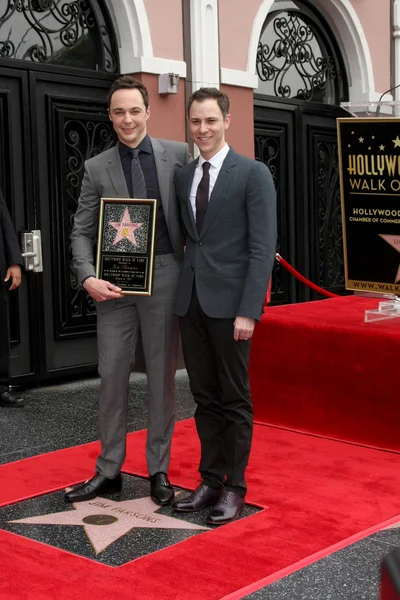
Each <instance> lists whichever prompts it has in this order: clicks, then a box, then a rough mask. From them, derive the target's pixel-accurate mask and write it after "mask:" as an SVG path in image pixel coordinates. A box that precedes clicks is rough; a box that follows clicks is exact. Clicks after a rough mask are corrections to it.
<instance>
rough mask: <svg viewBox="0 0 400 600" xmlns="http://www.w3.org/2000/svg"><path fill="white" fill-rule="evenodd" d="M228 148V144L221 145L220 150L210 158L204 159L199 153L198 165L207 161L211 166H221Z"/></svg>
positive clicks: (200, 165)
mask: <svg viewBox="0 0 400 600" xmlns="http://www.w3.org/2000/svg"><path fill="white" fill-rule="evenodd" d="M229 150H230V147H229V146H228V144H225V146H223V147H222V148H221V150H220V151H219V152H217V154H214V156H212V157H211V158H210V159H208V160H206V159H205V158H203V157H202V156H201V154H200V156H199V164H198V166H199V167H202V166H203V163H205V162H209V163H210V164H211V165H212V166H213V167H215V168H216V169H218V167H220V166H221V164H222V163H223V162H224V160H225V158H226V156H227V154H228V152H229Z"/></svg>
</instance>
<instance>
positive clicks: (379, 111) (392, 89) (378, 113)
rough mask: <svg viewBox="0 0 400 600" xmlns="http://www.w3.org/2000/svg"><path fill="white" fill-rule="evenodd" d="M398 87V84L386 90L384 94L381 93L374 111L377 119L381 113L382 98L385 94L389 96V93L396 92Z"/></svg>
mask: <svg viewBox="0 0 400 600" xmlns="http://www.w3.org/2000/svg"><path fill="white" fill-rule="evenodd" d="M399 87H400V83H398V84H397V85H394V86H393V87H391V88H389V89H388V90H386V92H383V94H382V95H381V97H380V98H379V100H378V104H377V107H376V111H375V117H379V115H380V113H381V103H382V98H383V97H384V96H386V94H390V92H393V91H394V90H397V88H399Z"/></svg>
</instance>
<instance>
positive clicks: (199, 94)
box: [187, 87, 229, 119]
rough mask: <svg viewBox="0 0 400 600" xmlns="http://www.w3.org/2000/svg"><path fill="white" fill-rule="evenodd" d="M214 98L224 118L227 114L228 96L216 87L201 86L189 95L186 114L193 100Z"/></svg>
mask: <svg viewBox="0 0 400 600" xmlns="http://www.w3.org/2000/svg"><path fill="white" fill-rule="evenodd" d="M210 99H211V100H216V101H217V102H218V106H219V108H220V110H221V112H222V116H223V117H224V119H226V117H227V115H228V114H229V98H228V96H227V95H226V94H224V93H223V92H220V91H219V90H218V89H217V88H207V87H202V88H200V89H198V90H196V91H195V92H193V94H192V95H191V96H190V98H189V100H188V110H187V113H188V116H189V113H190V109H191V106H192V104H193V102H204V100H210Z"/></svg>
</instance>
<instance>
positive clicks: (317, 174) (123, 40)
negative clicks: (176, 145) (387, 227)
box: [0, 0, 400, 383]
mask: <svg viewBox="0 0 400 600" xmlns="http://www.w3.org/2000/svg"><path fill="white" fill-rule="evenodd" d="M399 44H400V0H379V2H377V1H376V0H312V1H311V0H275V1H274V0H246V2H244V1H243V0H162V1H161V0H20V1H19V2H15V1H13V0H2V1H1V2H0V131H1V136H0V184H1V186H2V188H3V190H4V194H5V197H6V201H7V203H8V206H9V208H10V212H11V214H12V217H13V221H14V224H15V227H16V230H17V232H18V233H21V232H22V231H31V230H35V231H39V230H40V231H41V234H42V250H43V265H44V268H43V272H38V273H33V272H29V273H27V274H26V276H25V278H24V279H25V281H24V285H23V286H22V288H21V289H20V290H19V291H18V295H15V297H13V301H12V303H11V334H12V335H11V337H12V355H13V359H12V371H13V377H14V381H15V382H16V383H23V382H30V383H34V382H41V381H45V380H47V379H51V378H53V377H60V376H63V375H65V376H67V375H76V374H77V373H79V372H91V371H93V370H94V369H95V365H96V344H95V310H94V307H93V305H92V303H91V301H90V299H89V298H88V297H87V296H86V295H85V294H84V293H83V292H82V290H81V289H80V287H79V285H78V282H77V281H76V278H75V276H74V274H73V273H72V271H71V269H70V261H69V233H70V231H71V227H72V221H73V215H74V212H75V210H76V206H77V201H78V197H79V189H80V182H81V178H82V175H83V163H84V161H85V160H86V159H87V158H90V157H91V156H93V155H94V154H96V153H98V152H101V151H102V150H104V149H106V148H108V147H109V146H110V145H112V144H113V143H114V137H113V132H112V128H111V124H110V122H109V120H108V117H107V110H106V105H105V98H106V93H107V89H108V88H109V86H110V83H111V82H112V81H113V79H114V78H115V77H116V76H117V75H118V74H119V73H131V74H135V75H136V77H137V78H139V79H140V80H141V81H143V83H145V85H146V86H147V87H148V89H149V92H150V100H151V102H150V107H151V117H150V120H149V133H150V134H151V135H153V136H156V137H161V138H166V139H176V140H186V139H187V126H186V115H185V105H186V100H187V97H188V95H190V93H191V92H192V91H194V90H196V89H198V88H199V87H201V86H216V87H219V88H220V89H221V90H223V91H225V92H227V93H228V95H229V97H230V99H231V113H232V124H231V127H230V129H229V130H228V136H227V139H228V142H229V143H230V144H231V145H232V146H233V147H234V148H235V150H237V151H238V152H241V153H243V154H246V155H248V156H251V157H255V158H256V159H257V160H261V161H263V162H265V163H266V164H267V165H268V166H269V168H270V169H271V172H272V175H273V177H274V181H275V185H276V188H277V192H278V220H279V223H278V226H279V242H278V251H279V252H280V253H281V254H282V256H283V257H284V258H286V259H287V260H288V261H289V262H290V263H291V264H292V265H293V266H295V267H296V268H297V269H298V270H299V271H300V272H302V273H303V275H305V276H306V277H308V278H309V279H311V280H312V281H313V282H315V283H317V284H318V285H320V286H322V287H324V288H326V289H328V290H330V291H333V292H337V293H343V291H344V275H343V250H342V231H341V213H340V197H339V182H338V157H337V137H336V118H337V117H338V116H343V115H344V114H346V113H345V112H344V111H343V109H342V108H341V106H340V105H341V103H342V102H346V101H350V102H354V103H359V102H371V103H374V102H377V101H378V100H379V99H380V98H381V96H382V94H384V92H386V91H387V90H389V89H391V88H392V87H394V86H395V85H396V84H400V47H399ZM160 76H161V78H160ZM160 85H161V86H164V87H161V88H160ZM160 92H161V93H160ZM391 97H392V96H391V94H390V93H387V94H386V95H385V96H384V99H385V100H386V99H391ZM393 97H394V98H396V99H400V89H398V90H394V92H393ZM314 298H315V295H313V294H312V293H311V292H310V291H309V290H308V288H305V287H304V286H302V285H300V284H297V282H296V281H295V280H294V279H293V278H291V277H290V276H288V275H287V274H286V273H285V272H282V270H281V269H280V268H279V265H278V266H277V268H276V270H275V273H274V281H273V298H272V299H273V303H275V304H283V303H288V302H298V301H304V300H311V299H314Z"/></svg>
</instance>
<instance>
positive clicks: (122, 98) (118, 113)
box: [108, 89, 150, 148]
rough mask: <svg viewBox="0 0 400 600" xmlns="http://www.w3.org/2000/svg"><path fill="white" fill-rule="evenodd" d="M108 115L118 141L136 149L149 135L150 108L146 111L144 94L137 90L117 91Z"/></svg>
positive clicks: (112, 98) (112, 97) (113, 96)
mask: <svg viewBox="0 0 400 600" xmlns="http://www.w3.org/2000/svg"><path fill="white" fill-rule="evenodd" d="M108 115H109V117H110V120H111V121H112V124H113V126H114V129H115V131H116V134H117V136H118V139H119V140H120V141H121V142H123V143H124V144H126V146H129V147H130V148H136V146H138V145H139V144H140V142H141V141H142V139H143V138H144V137H145V135H146V133H147V119H148V118H149V116H150V108H148V109H147V110H146V107H145V105H144V101H143V97H142V94H141V93H140V91H139V90H137V89H122V90H117V91H116V92H114V93H113V95H112V96H111V103H110V108H109V110H108Z"/></svg>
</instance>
